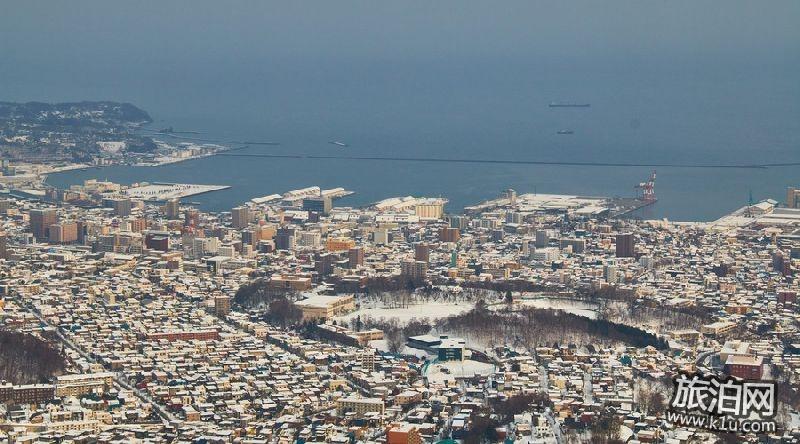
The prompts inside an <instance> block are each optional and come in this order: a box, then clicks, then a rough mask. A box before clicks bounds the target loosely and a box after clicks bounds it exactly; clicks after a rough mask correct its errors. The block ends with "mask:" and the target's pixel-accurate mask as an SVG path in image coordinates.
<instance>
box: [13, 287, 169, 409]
mask: <svg viewBox="0 0 800 444" xmlns="http://www.w3.org/2000/svg"><path fill="white" fill-rule="evenodd" d="M18 302H21V301H18ZM20 306H24V307H26V308H27V311H28V312H29V313H31V314H32V315H33V316H34V317H36V319H38V320H39V322H41V323H42V324H44V325H46V326H48V327H52V328H53V330H54V331H55V332H56V335H57V336H58V339H59V340H60V341H61V342H62V344H64V345H65V346H66V347H67V348H69V349H70V350H72V351H74V352H75V353H77V354H79V355H80V356H81V357H83V358H84V359H86V360H87V361H88V362H90V363H92V364H100V365H103V364H102V363H99V362H97V360H96V359H94V358H93V357H92V356H91V355H89V353H87V352H86V351H85V350H83V349H82V348H81V347H80V346H78V345H77V344H75V343H74V342H72V340H71V339H70V338H68V337H67V336H65V335H64V334H63V333H61V329H60V328H59V327H57V326H53V325H50V323H49V322H47V320H46V319H45V318H44V317H42V315H41V313H39V311H37V310H36V309H35V308H33V307H32V306H30V305H24V304H21V303H20ZM103 367H104V368H105V366H104V365H103ZM111 373H112V374H113V375H114V383H115V384H116V385H117V387H118V388H123V389H126V390H130V391H131V392H132V393H133V394H134V395H136V397H137V398H139V400H140V401H142V402H143V403H144V404H150V405H152V406H153V410H154V411H155V412H156V413H157V414H158V416H159V417H161V419H162V420H163V421H164V422H165V423H167V422H168V421H179V419H178V418H176V417H175V416H174V415H172V413H170V412H168V411H167V410H166V409H164V408H163V407H162V406H161V405H160V404H159V403H158V402H156V401H155V400H153V398H151V397H150V395H149V394H148V393H146V392H144V391H143V390H140V389H138V388H136V387H134V386H133V385H132V384H130V382H129V381H128V378H127V377H126V376H125V375H124V374H120V373H118V372H111Z"/></svg>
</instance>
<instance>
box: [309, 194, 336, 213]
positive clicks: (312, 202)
mask: <svg viewBox="0 0 800 444" xmlns="http://www.w3.org/2000/svg"><path fill="white" fill-rule="evenodd" d="M331 208H333V203H332V202H331V198H330V197H325V196H320V197H309V198H306V199H303V211H311V212H314V213H318V214H328V213H330V212H331Z"/></svg>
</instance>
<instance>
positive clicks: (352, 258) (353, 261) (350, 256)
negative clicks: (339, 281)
mask: <svg viewBox="0 0 800 444" xmlns="http://www.w3.org/2000/svg"><path fill="white" fill-rule="evenodd" d="M359 265H364V249H363V248H361V247H355V248H351V249H349V250H347V266H348V267H350V268H358V266H359Z"/></svg>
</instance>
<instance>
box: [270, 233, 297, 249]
mask: <svg viewBox="0 0 800 444" xmlns="http://www.w3.org/2000/svg"><path fill="white" fill-rule="evenodd" d="M295 242H296V238H295V229H294V228H278V232H277V233H276V234H275V249H276V250H291V249H293V248H294V245H295Z"/></svg>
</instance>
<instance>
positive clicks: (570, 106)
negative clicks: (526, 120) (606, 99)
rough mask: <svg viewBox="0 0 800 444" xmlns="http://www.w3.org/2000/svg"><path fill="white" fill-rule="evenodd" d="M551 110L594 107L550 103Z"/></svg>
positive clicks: (578, 104) (587, 104)
mask: <svg viewBox="0 0 800 444" xmlns="http://www.w3.org/2000/svg"><path fill="white" fill-rule="evenodd" d="M548 106H549V107H550V108H588V107H590V106H592V104H591V103H558V102H550V105H548Z"/></svg>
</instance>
